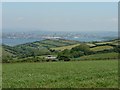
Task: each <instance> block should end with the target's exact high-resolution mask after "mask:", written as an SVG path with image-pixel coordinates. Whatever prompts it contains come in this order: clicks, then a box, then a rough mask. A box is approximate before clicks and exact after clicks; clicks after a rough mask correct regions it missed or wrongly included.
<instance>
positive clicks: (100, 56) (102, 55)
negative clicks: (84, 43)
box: [78, 52, 118, 60]
mask: <svg viewBox="0 0 120 90" xmlns="http://www.w3.org/2000/svg"><path fill="white" fill-rule="evenodd" d="M101 59H118V53H116V52H111V53H100V54H93V55H87V56H82V57H80V58H78V60H101Z"/></svg>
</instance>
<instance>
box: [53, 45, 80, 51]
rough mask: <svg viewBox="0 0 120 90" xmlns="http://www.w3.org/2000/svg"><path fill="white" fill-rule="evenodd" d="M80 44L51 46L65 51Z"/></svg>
mask: <svg viewBox="0 0 120 90" xmlns="http://www.w3.org/2000/svg"><path fill="white" fill-rule="evenodd" d="M79 45H80V44H74V45H69V46H62V47H56V48H51V49H52V50H60V51H63V50H65V49H72V48H73V47H76V46H79Z"/></svg>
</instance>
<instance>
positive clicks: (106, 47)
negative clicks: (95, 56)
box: [91, 46, 113, 51]
mask: <svg viewBox="0 0 120 90" xmlns="http://www.w3.org/2000/svg"><path fill="white" fill-rule="evenodd" d="M106 49H113V47H112V46H97V47H94V48H91V50H92V51H103V50H106Z"/></svg>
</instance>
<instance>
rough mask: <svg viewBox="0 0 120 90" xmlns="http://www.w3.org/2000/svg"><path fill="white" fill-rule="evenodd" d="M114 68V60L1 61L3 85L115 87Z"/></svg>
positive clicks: (28, 86)
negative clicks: (2, 62)
mask: <svg viewBox="0 0 120 90" xmlns="http://www.w3.org/2000/svg"><path fill="white" fill-rule="evenodd" d="M117 70H118V61H117V60H107V61H104V60H101V61H74V62H72V61H70V62H44V63H13V64H3V88H80V87H89V88H90V87H91V88H92V87H93V88H95V87H107V88H109V87H110V88H112V87H114V88H115V87H117V86H118V76H117V75H118V71H117Z"/></svg>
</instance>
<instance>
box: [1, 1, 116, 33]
mask: <svg viewBox="0 0 120 90" xmlns="http://www.w3.org/2000/svg"><path fill="white" fill-rule="evenodd" d="M117 5H118V3H117V2H102V3H100V2H96V3H95V2H84V3H83V2H79V3H78V2H66V3H65V2H31V3H30V2H26V3H25V2H23V3H22V2H21V3H15V2H13V3H12V2H11V3H3V5H2V24H3V30H4V31H10V30H11V31H12V30H13V31H33V30H37V31H38V30H47V31H117V22H118V6H117Z"/></svg>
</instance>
